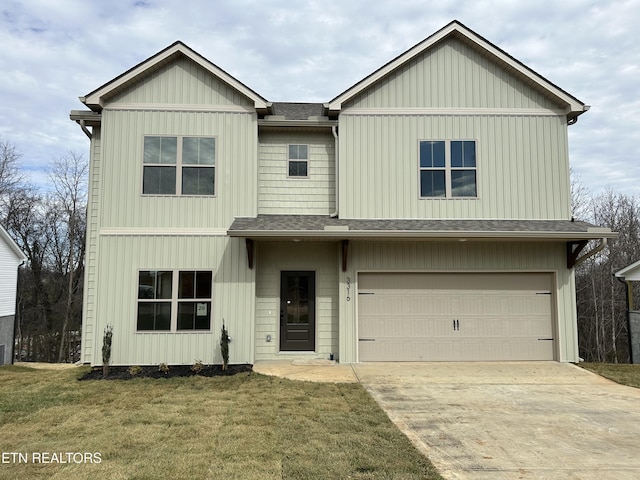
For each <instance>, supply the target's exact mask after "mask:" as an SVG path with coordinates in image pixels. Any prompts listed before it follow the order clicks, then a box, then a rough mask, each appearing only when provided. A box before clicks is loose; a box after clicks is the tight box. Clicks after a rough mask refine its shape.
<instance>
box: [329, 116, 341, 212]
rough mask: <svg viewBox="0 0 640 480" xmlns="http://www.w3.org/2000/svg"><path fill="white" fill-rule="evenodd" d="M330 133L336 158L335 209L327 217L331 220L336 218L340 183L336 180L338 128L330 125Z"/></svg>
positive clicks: (337, 169)
mask: <svg viewBox="0 0 640 480" xmlns="http://www.w3.org/2000/svg"><path fill="white" fill-rule="evenodd" d="M331 133H332V134H333V139H334V142H335V147H334V152H335V153H334V155H335V157H336V173H335V180H334V182H335V188H336V209H335V211H334V212H333V213H332V214H331V215H329V216H330V217H331V218H338V199H339V198H340V183H339V182H338V178H339V176H338V175H339V173H338V172H339V168H338V167H339V162H338V157H339V155H340V154H339V153H338V148H339V144H338V126H337V125H332V126H331Z"/></svg>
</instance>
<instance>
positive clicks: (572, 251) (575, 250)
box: [567, 240, 589, 268]
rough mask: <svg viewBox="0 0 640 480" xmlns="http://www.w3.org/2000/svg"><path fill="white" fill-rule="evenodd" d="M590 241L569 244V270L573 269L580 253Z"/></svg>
mask: <svg viewBox="0 0 640 480" xmlns="http://www.w3.org/2000/svg"><path fill="white" fill-rule="evenodd" d="M587 243H589V241H588V240H574V241H571V242H567V268H573V267H574V266H575V264H576V260H577V259H578V257H579V256H580V252H582V250H583V249H584V247H586V246H587Z"/></svg>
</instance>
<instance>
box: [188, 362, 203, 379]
mask: <svg viewBox="0 0 640 480" xmlns="http://www.w3.org/2000/svg"><path fill="white" fill-rule="evenodd" d="M203 368H204V364H203V363H202V360H196V362H195V363H194V364H193V365H191V371H192V372H193V373H195V374H196V375H197V374H198V373H200V372H201V371H202V369H203Z"/></svg>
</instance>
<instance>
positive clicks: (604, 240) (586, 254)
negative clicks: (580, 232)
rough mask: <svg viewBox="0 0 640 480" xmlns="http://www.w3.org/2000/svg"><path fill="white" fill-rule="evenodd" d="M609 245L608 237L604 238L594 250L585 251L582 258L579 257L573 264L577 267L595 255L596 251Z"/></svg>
mask: <svg viewBox="0 0 640 480" xmlns="http://www.w3.org/2000/svg"><path fill="white" fill-rule="evenodd" d="M606 246H607V239H606V238H602V243H601V244H600V245H598V246H597V247H596V248H594V249H593V250H591V251H589V252H587V253H585V254H584V255H582V256H581V257H580V258H578V259H577V260H576V261H575V262H574V264H573V266H574V267H577V266H578V265H580V264H581V263H582V262H584V261H585V260H586V259H587V258H589V257H593V256H594V255H595V254H596V253H598V252H600V251H601V250H602V249H603V248H604V247H606Z"/></svg>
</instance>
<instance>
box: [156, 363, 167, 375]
mask: <svg viewBox="0 0 640 480" xmlns="http://www.w3.org/2000/svg"><path fill="white" fill-rule="evenodd" d="M158 370H159V371H161V372H162V373H164V374H165V375H166V374H167V373H169V365H167V364H166V363H161V364H160V365H158Z"/></svg>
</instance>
